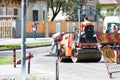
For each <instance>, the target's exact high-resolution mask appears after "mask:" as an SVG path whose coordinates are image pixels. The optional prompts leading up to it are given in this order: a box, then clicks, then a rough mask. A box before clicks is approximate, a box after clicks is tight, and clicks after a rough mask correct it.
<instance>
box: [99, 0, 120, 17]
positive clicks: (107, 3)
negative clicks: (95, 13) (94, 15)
mask: <svg viewBox="0 0 120 80" xmlns="http://www.w3.org/2000/svg"><path fill="white" fill-rule="evenodd" d="M99 3H100V5H101V14H102V15H103V16H120V0H99Z"/></svg>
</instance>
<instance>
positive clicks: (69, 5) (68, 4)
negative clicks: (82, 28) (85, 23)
mask: <svg viewBox="0 0 120 80" xmlns="http://www.w3.org/2000/svg"><path fill="white" fill-rule="evenodd" d="M76 1H77V0H50V2H49V8H51V10H52V14H53V16H52V18H51V21H54V19H55V17H56V16H57V14H58V13H59V12H60V10H61V9H62V10H63V12H66V13H67V15H70V16H71V18H72V19H73V18H74V7H75V6H77V5H76V4H75V3H76Z"/></svg>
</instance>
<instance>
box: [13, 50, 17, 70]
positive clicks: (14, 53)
mask: <svg viewBox="0 0 120 80" xmlns="http://www.w3.org/2000/svg"><path fill="white" fill-rule="evenodd" d="M13 66H14V68H16V50H15V49H13Z"/></svg>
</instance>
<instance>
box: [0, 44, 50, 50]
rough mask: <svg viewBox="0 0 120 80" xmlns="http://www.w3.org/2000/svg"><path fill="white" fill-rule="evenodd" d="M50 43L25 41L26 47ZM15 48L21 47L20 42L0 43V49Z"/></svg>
mask: <svg viewBox="0 0 120 80" xmlns="http://www.w3.org/2000/svg"><path fill="white" fill-rule="evenodd" d="M48 44H51V43H50V42H34V43H27V44H26V46H27V47H34V46H40V45H48ZM14 48H15V49H17V48H21V44H8V45H0V50H2V49H14Z"/></svg>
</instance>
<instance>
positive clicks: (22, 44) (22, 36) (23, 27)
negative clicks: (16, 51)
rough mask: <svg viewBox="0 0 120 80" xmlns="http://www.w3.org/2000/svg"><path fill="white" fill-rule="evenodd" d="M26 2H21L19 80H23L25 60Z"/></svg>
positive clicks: (24, 0)
mask: <svg viewBox="0 0 120 80" xmlns="http://www.w3.org/2000/svg"><path fill="white" fill-rule="evenodd" d="M26 12H27V11H26V0H22V12H21V14H22V15H21V38H22V43H21V58H22V60H21V80H25V71H26V69H25V60H26V45H25V41H26V35H25V34H26Z"/></svg>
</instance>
